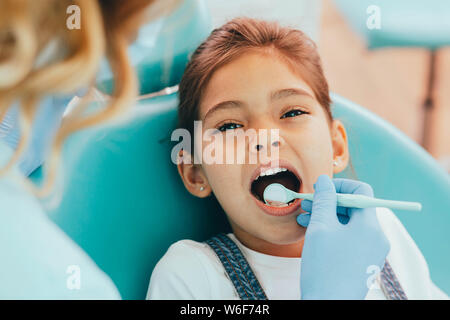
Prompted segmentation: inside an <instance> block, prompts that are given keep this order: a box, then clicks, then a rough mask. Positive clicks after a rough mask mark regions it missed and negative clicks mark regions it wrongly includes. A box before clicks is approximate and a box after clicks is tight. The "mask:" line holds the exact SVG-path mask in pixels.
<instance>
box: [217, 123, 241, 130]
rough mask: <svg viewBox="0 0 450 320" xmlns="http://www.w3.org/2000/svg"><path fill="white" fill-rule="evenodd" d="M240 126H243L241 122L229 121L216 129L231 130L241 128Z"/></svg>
mask: <svg viewBox="0 0 450 320" xmlns="http://www.w3.org/2000/svg"><path fill="white" fill-rule="evenodd" d="M242 127H243V126H242V125H241V124H237V123H233V122H229V123H225V124H223V125H221V126H220V127H219V128H218V130H219V131H222V132H223V131H226V130H233V129H237V128H242Z"/></svg>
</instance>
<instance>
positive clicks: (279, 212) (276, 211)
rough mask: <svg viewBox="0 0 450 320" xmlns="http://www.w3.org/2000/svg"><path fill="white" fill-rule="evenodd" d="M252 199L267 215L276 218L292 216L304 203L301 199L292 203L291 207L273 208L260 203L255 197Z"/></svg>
mask: <svg viewBox="0 0 450 320" xmlns="http://www.w3.org/2000/svg"><path fill="white" fill-rule="evenodd" d="M252 198H253V199H254V200H255V201H256V205H257V206H258V207H260V208H261V209H262V210H263V211H264V212H265V213H267V214H269V215H271V216H276V217H281V216H287V215H290V214H292V213H294V212H296V211H297V210H298V209H299V208H300V205H301V203H302V200H301V199H295V200H294V202H292V203H291V204H290V205H289V206H286V207H272V206H268V205H266V204H265V203H263V202H262V201H259V200H258V199H256V198H255V197H252Z"/></svg>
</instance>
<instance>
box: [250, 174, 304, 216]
mask: <svg viewBox="0 0 450 320" xmlns="http://www.w3.org/2000/svg"><path fill="white" fill-rule="evenodd" d="M272 183H280V184H282V185H283V186H285V187H286V188H288V189H290V190H292V191H295V192H299V191H300V187H301V179H300V178H299V177H298V176H297V175H296V174H295V173H294V172H292V171H291V170H289V169H288V168H285V167H276V168H269V169H266V170H262V171H261V173H260V174H259V175H258V176H257V177H256V178H255V179H254V180H253V182H252V184H251V189H250V190H251V193H252V194H253V196H254V197H255V198H256V199H258V200H259V201H261V202H262V203H264V204H265V201H264V197H263V194H264V190H265V189H266V187H267V186H268V185H270V184H272ZM293 202H295V199H294V200H291V201H290V202H288V203H287V204H286V203H281V202H277V201H270V202H268V203H267V204H268V205H269V206H273V207H287V206H289V205H291V204H292V203H293Z"/></svg>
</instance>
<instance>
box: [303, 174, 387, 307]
mask: <svg viewBox="0 0 450 320" xmlns="http://www.w3.org/2000/svg"><path fill="white" fill-rule="evenodd" d="M314 190H315V193H314V199H313V201H312V202H311V201H308V200H303V201H302V209H303V210H305V211H308V212H310V213H309V214H300V215H299V216H298V217H297V222H298V223H299V224H300V225H302V226H304V227H306V226H307V229H306V234H305V242H304V245H303V253H302V261H301V275H300V288H301V296H302V299H360V300H362V299H364V298H365V297H366V295H367V292H368V290H369V287H368V285H367V283H368V281H367V280H368V277H369V276H372V273H371V272H369V273H368V267H369V266H373V265H375V266H378V268H379V270H380V271H381V270H382V268H383V266H384V262H385V259H386V256H387V254H388V253H389V249H390V245H389V242H388V240H387V238H386V237H385V235H384V233H383V231H382V230H381V227H380V225H379V223H378V219H377V217H376V209H375V208H366V209H357V208H344V207H336V192H338V193H351V194H362V195H366V196H372V197H373V190H372V188H371V187H370V185H368V184H366V183H364V182H359V181H355V180H349V179H333V181H332V180H331V179H330V178H329V177H328V176H327V175H321V176H319V178H318V179H317V182H316V184H315V185H314Z"/></svg>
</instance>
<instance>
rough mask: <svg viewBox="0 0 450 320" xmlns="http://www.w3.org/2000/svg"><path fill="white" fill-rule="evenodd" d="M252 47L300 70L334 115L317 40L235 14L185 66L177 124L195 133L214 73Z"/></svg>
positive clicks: (180, 87) (294, 30)
mask: <svg viewBox="0 0 450 320" xmlns="http://www.w3.org/2000/svg"><path fill="white" fill-rule="evenodd" d="M251 50H253V51H254V50H258V51H260V52H270V53H274V54H276V55H277V56H278V57H279V58H281V59H283V61H285V62H286V63H287V64H288V65H289V67H290V68H291V69H292V70H293V71H294V72H300V74H301V75H302V77H304V79H305V80H306V81H307V83H308V85H309V86H310V87H311V88H312V90H313V91H314V94H315V96H316V99H317V100H318V101H319V103H320V104H321V105H322V107H323V108H324V109H325V112H326V114H327V116H328V118H329V120H330V121H331V120H332V119H333V117H332V114H331V110H330V104H331V99H330V96H329V92H328V83H327V81H326V79H325V76H324V73H323V70H322V66H321V61H320V57H319V54H318V51H317V47H316V45H315V43H314V42H313V41H312V40H311V39H310V38H309V37H308V36H307V35H305V34H304V33H303V32H302V31H300V30H296V29H291V28H287V27H282V26H280V25H279V24H278V23H276V22H268V21H262V20H256V19H251V18H236V19H233V20H231V21H230V22H228V23H226V24H225V25H223V26H222V27H220V28H218V29H215V30H213V31H212V33H211V35H210V36H209V37H208V38H207V39H206V40H205V41H204V42H203V43H202V44H201V45H200V46H199V47H198V48H197V50H196V51H195V52H194V53H193V55H192V57H191V60H190V61H189V63H188V65H187V66H186V70H185V72H184V75H183V78H182V79H181V82H180V85H179V100H180V103H179V107H178V128H184V129H187V130H189V132H190V133H191V136H193V134H194V132H193V130H194V120H198V119H199V105H200V101H201V99H202V95H203V93H204V91H205V88H206V86H207V85H208V81H209V80H210V79H211V76H212V75H213V73H214V72H215V71H216V70H217V69H219V68H220V67H221V66H223V65H225V64H227V63H229V62H231V61H233V59H236V58H238V57H239V56H240V55H242V54H243V53H245V52H248V51H251ZM192 147H193V146H192ZM191 150H193V149H192V148H191Z"/></svg>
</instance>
